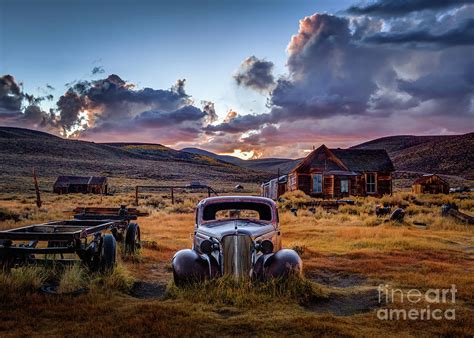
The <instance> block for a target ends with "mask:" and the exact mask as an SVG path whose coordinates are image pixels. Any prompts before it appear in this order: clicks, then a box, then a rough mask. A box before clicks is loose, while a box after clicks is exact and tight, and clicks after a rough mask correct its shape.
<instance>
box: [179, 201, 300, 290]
mask: <svg viewBox="0 0 474 338" xmlns="http://www.w3.org/2000/svg"><path fill="white" fill-rule="evenodd" d="M221 216H226V217H221ZM172 268H173V277H174V281H175V284H176V285H178V286H180V285H185V284H188V283H192V282H199V281H204V280H207V279H212V278H218V277H221V276H225V275H227V276H229V275H230V276H232V277H234V278H235V279H237V280H242V279H250V278H252V279H256V280H267V279H268V278H275V277H284V276H287V275H288V274H289V273H292V272H294V273H297V274H300V273H301V272H302V261H301V258H300V257H299V255H298V254H297V253H296V251H294V250H291V249H282V247H281V233H280V224H279V219H278V209H277V205H276V204H275V202H274V201H272V200H271V199H269V198H265V197H253V196H221V197H210V198H206V199H204V200H202V201H201V202H199V204H198V205H197V208H196V219H195V225H194V233H193V245H192V249H184V250H180V251H178V252H177V253H176V254H175V255H174V257H173V259H172Z"/></svg>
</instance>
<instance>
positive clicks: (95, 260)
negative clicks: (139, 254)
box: [0, 220, 135, 270]
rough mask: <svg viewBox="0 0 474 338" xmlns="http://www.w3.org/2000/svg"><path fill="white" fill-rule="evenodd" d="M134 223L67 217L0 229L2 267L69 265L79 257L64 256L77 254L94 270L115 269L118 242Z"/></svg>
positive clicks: (0, 262)
mask: <svg viewBox="0 0 474 338" xmlns="http://www.w3.org/2000/svg"><path fill="white" fill-rule="evenodd" d="M130 225H132V226H133V225H134V224H133V223H129V222H128V221H124V220H67V221H55V222H49V223H44V224H37V225H29V226H25V227H21V228H17V229H11V230H6V231H0V266H1V267H2V268H3V269H5V270H9V269H10V268H12V267H14V266H21V265H27V264H47V263H52V262H55V263H56V262H57V263H63V264H68V263H73V262H77V259H66V258H64V255H65V254H76V255H77V256H78V257H79V259H80V260H81V261H82V262H83V263H84V264H85V265H86V266H87V267H89V268H90V269H91V270H99V269H106V268H111V267H113V265H114V264H115V254H116V253H115V250H116V241H119V242H121V241H123V240H124V238H125V237H127V236H126V235H125V236H124V234H126V232H127V230H128V228H129V227H130ZM105 232H110V233H105ZM134 239H135V238H134ZM18 242H20V243H18ZM40 243H41V244H42V245H40ZM44 244H46V245H44ZM38 255H41V256H42V258H40V257H37V256H38ZM57 256H59V258H58V257H57Z"/></svg>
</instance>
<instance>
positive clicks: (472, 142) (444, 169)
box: [353, 133, 474, 180]
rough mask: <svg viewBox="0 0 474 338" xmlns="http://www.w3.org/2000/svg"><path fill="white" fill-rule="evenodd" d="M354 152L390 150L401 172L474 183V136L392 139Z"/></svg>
mask: <svg viewBox="0 0 474 338" xmlns="http://www.w3.org/2000/svg"><path fill="white" fill-rule="evenodd" d="M353 148H355V149H385V150H387V152H388V154H389V155H390V158H391V159H392V162H393V164H394V165H395V169H396V170H397V171H411V172H422V173H439V174H445V175H456V176H461V177H464V178H466V179H471V180H472V179H474V153H473V149H474V133H468V134H464V135H449V136H407V135H402V136H389V137H383V138H379V139H376V140H373V141H369V142H365V143H362V144H359V145H357V146H355V147H353Z"/></svg>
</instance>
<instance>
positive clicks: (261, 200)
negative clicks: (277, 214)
mask: <svg viewBox="0 0 474 338" xmlns="http://www.w3.org/2000/svg"><path fill="white" fill-rule="evenodd" d="M222 202H250V203H264V204H267V205H270V206H272V207H276V203H275V202H274V201H273V200H272V199H270V198H266V197H260V196H215V197H208V198H205V199H203V200H201V201H200V202H199V204H198V206H204V205H208V204H214V203H222Z"/></svg>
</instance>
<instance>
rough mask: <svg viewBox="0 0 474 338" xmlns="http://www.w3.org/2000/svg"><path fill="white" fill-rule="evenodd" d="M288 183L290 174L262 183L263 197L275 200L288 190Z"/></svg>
mask: <svg viewBox="0 0 474 338" xmlns="http://www.w3.org/2000/svg"><path fill="white" fill-rule="evenodd" d="M287 184H288V176H287V175H282V176H280V177H279V178H274V179H273V180H270V181H268V182H265V183H263V184H262V185H261V187H260V189H261V195H262V196H263V197H267V198H271V199H273V200H276V199H278V197H280V196H281V195H283V194H284V193H285V192H286V189H287Z"/></svg>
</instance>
